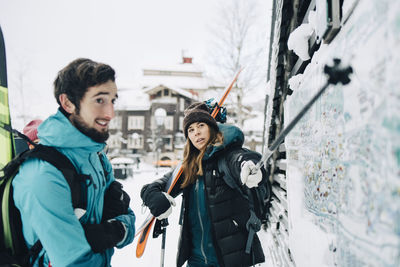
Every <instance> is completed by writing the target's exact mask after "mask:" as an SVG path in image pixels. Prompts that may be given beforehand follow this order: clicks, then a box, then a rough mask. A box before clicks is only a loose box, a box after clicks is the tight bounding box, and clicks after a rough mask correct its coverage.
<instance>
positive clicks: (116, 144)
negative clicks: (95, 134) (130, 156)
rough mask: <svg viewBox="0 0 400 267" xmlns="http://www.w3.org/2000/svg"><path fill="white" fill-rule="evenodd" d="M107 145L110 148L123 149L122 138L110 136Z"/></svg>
mask: <svg viewBox="0 0 400 267" xmlns="http://www.w3.org/2000/svg"><path fill="white" fill-rule="evenodd" d="M107 145H108V147H109V148H121V138H120V137H119V136H117V135H110V137H109V138H108V140H107Z"/></svg>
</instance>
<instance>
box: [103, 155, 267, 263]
mask: <svg viewBox="0 0 400 267" xmlns="http://www.w3.org/2000/svg"><path fill="white" fill-rule="evenodd" d="M156 171H157V170H156V169H155V168H154V167H152V166H150V165H146V164H144V163H142V164H141V166H140V168H139V170H137V169H134V174H133V177H130V178H128V179H126V180H120V181H121V183H122V184H123V185H124V190H125V191H126V192H127V193H128V194H129V195H130V197H131V204H130V207H131V209H133V211H134V212H135V215H136V227H137V226H138V225H140V224H141V223H142V222H143V220H144V219H145V218H146V216H147V214H148V210H147V209H146V210H145V211H144V212H142V211H143V208H142V206H141V204H142V200H141V198H140V189H141V188H142V186H143V185H144V184H147V183H150V182H152V181H153V180H155V179H156V178H158V177H161V176H162V175H163V174H164V173H165V172H167V171H168V169H167V168H160V169H159V170H158V175H157V174H156ZM181 201H182V197H178V198H177V199H176V204H177V205H176V207H175V209H174V211H173V213H172V214H171V216H170V217H168V220H169V224H170V225H169V226H168V228H167V236H166V237H167V238H166V248H165V264H164V266H165V267H173V266H176V263H175V262H176V252H177V247H178V238H179V231H180V226H179V224H178V219H179V213H180V206H181ZM260 233H261V232H260ZM260 233H259V236H260V238H261V240H262V241H261V242H262V243H263V244H265V240H266V236H265V235H264V233H261V234H260ZM151 234H152V233H151ZM136 244H137V238H135V240H134V241H133V243H132V244H130V245H129V246H126V247H125V248H123V249H116V250H115V254H114V256H113V258H112V262H111V264H112V266H114V267H128V266H146V267H152V266H160V256H161V236H160V237H159V238H157V239H153V238H152V237H150V238H149V240H148V242H147V246H146V250H145V252H144V254H143V256H142V257H141V258H136ZM263 247H264V250H265V252H264V253H265V256H266V257H268V253H267V251H266V248H267V245H266V244H265V245H263ZM259 266H272V264H271V263H270V262H269V259H268V258H267V259H266V263H264V264H262V265H259Z"/></svg>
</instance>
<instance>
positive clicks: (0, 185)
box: [0, 144, 89, 267]
mask: <svg viewBox="0 0 400 267" xmlns="http://www.w3.org/2000/svg"><path fill="white" fill-rule="evenodd" d="M30 158H38V159H41V160H45V161H47V162H49V163H50V164H52V165H54V166H55V167H56V168H57V169H58V170H60V171H61V172H62V174H63V175H64V178H65V179H66V180H67V182H68V185H69V187H70V189H71V196H72V205H73V207H74V208H82V209H86V205H87V203H86V199H87V197H86V192H87V190H86V179H88V178H89V177H87V175H82V174H81V175H80V174H78V173H77V171H76V169H75V167H74V165H73V164H72V163H71V161H70V160H69V159H68V158H67V157H66V156H65V155H64V154H62V153H61V152H59V151H58V150H56V149H55V148H54V147H50V146H44V145H40V144H39V145H36V147H35V148H34V149H32V150H27V151H24V152H22V153H20V154H19V155H17V156H16V157H15V158H14V159H13V160H11V161H10V162H9V163H8V164H7V165H6V166H5V167H4V168H3V169H2V170H1V171H0V200H1V213H0V266H1V267H3V266H21V267H25V266H31V265H32V263H33V262H34V261H35V260H36V258H37V257H38V255H39V253H40V251H41V250H42V244H41V243H40V240H38V241H37V242H36V243H35V244H34V245H33V246H32V247H31V249H28V248H27V246H26V243H25V239H24V236H23V234H22V223H21V215H20V212H19V210H18V209H17V208H16V207H15V204H14V198H13V187H12V181H13V179H14V177H15V175H16V174H17V173H18V170H19V167H20V166H21V164H22V163H23V162H24V161H25V160H27V159H30ZM42 264H43V257H41V258H40V259H39V265H42Z"/></svg>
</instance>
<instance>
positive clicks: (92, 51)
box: [0, 0, 269, 128]
mask: <svg viewBox="0 0 400 267" xmlns="http://www.w3.org/2000/svg"><path fill="white" fill-rule="evenodd" d="M227 1H230V0H140V1H139V0H112V1H111V0H0V25H1V27H2V30H3V34H4V37H5V43H6V49H7V65H8V84H9V89H10V105H11V109H12V110H11V112H13V109H15V108H18V109H19V110H20V109H23V110H24V113H25V114H29V115H30V116H32V114H37V117H41V118H44V117H45V116H48V115H49V114H52V113H54V111H55V109H56V103H55V100H54V99H53V95H52V82H53V80H54V78H55V76H56V74H57V71H59V70H60V69H61V68H63V67H64V66H65V65H66V64H68V63H69V62H70V61H72V60H73V59H75V58H78V57H88V58H91V59H93V60H96V61H101V62H104V63H107V64H110V65H111V66H112V67H114V68H115V70H116V72H117V85H118V86H119V87H134V86H135V84H136V83H137V82H138V78H139V77H140V75H141V69H142V68H143V67H144V66H147V65H166V64H175V63H178V62H180V60H181V54H182V50H185V51H186V54H187V55H188V56H192V57H193V58H194V63H200V64H203V65H204V64H206V63H207V61H206V60H205V58H206V55H207V50H208V49H210V47H209V45H208V44H209V43H210V41H211V38H212V36H211V35H210V28H212V27H215V25H213V22H214V21H215V17H216V16H217V15H218V12H217V11H216V10H217V5H218V2H222V3H224V2H225V3H226V2H227ZM256 1H258V2H259V3H260V8H261V9H262V10H265V14H267V12H268V11H269V10H268V4H266V3H265V2H269V1H263V0H256ZM265 32H269V29H266V30H265ZM21 77H22V78H21ZM21 84H22V85H21ZM18 88H23V90H24V92H23V93H24V97H23V99H21V96H20V93H19V92H18V91H19V90H18ZM37 103H40V105H39V107H38V105H37ZM43 104H45V105H43ZM12 115H13V114H12ZM13 120H14V123H15V125H16V126H15V127H16V128H19V126H18V119H17V118H14V119H13Z"/></svg>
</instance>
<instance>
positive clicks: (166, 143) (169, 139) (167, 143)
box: [162, 135, 172, 151]
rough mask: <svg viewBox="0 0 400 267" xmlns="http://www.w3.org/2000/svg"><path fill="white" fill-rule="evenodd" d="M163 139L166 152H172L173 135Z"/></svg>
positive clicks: (165, 136)
mask: <svg viewBox="0 0 400 267" xmlns="http://www.w3.org/2000/svg"><path fill="white" fill-rule="evenodd" d="M162 139H163V144H164V148H165V149H166V150H170V151H171V150H172V135H164V136H163V137H162Z"/></svg>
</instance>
